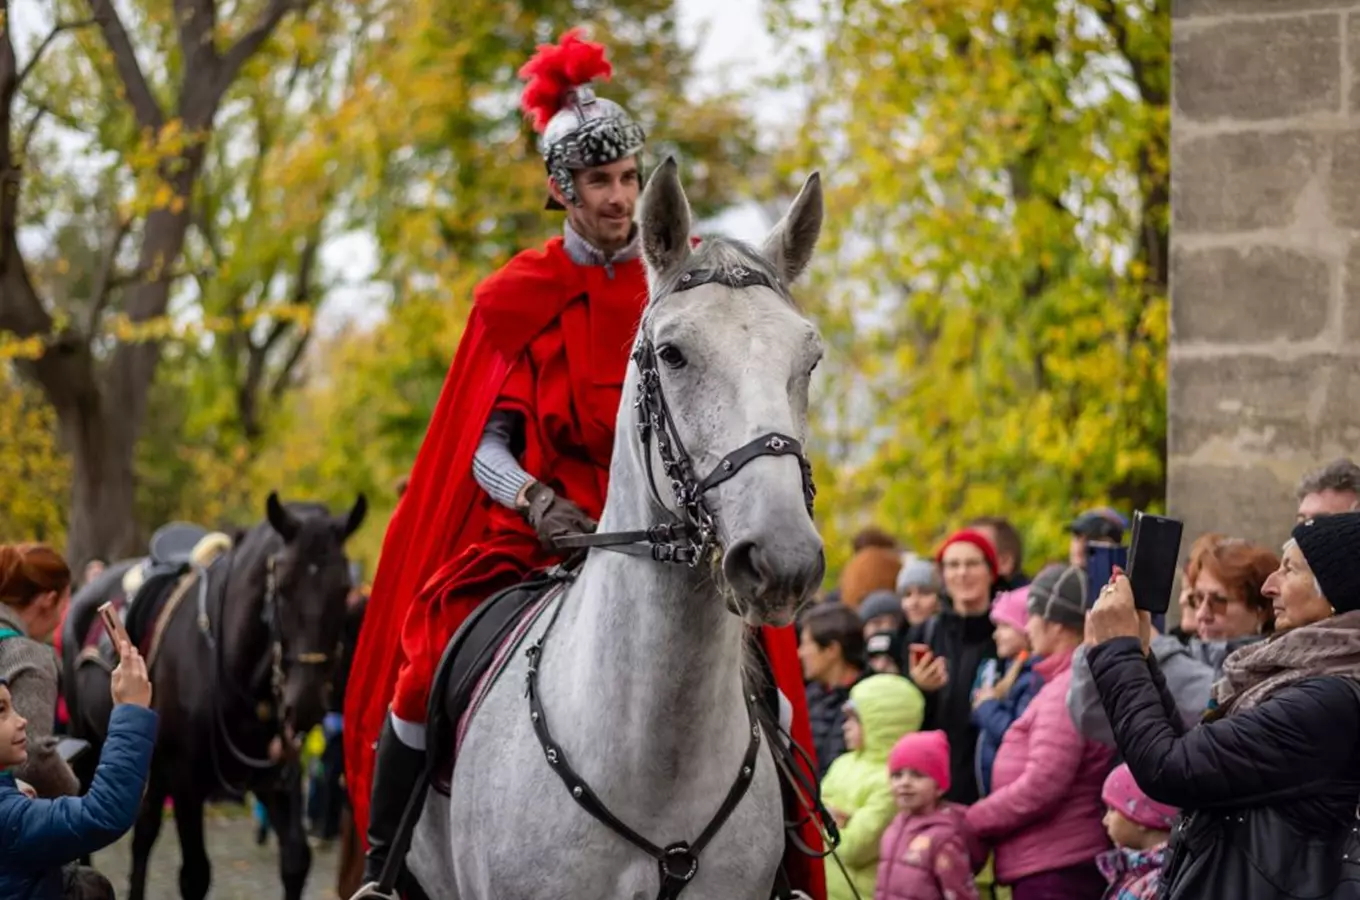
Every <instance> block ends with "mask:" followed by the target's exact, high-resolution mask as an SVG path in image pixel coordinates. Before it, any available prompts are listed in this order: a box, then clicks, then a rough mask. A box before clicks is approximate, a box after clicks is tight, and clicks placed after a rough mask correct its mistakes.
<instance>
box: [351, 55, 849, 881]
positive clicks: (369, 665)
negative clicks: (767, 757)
mask: <svg viewBox="0 0 1360 900" xmlns="http://www.w3.org/2000/svg"><path fill="white" fill-rule="evenodd" d="M611 72H612V69H611V66H610V64H609V62H608V61H607V60H606V59H605V50H604V47H602V46H600V45H598V44H593V43H590V42H587V41H585V40H583V39H582V38H581V37H580V34H579V32H578V31H576V30H573V31H570V32H568V33H567V34H565V35H564V36H563V38H562V41H561V43H560V44H558V45H556V46H542V47H540V48H539V50H538V52H537V54H536V55H535V56H534V58H533V59H532V60H531V61H530V62H529V63H527V64H526V65H525V66H524V67H523V68H522V69H521V70H520V75H521V77H525V78H527V79H528V84H527V86H526V87H525V90H524V93H523V96H522V98H521V105H522V107H523V109H524V110H525V112H526V113H529V114H531V115H532V116H533V117H534V126H535V128H536V130H538V131H539V132H540V134H541V149H542V153H543V157H544V161H545V163H546V167H547V173H548V185H547V186H548V192H549V195H550V197H549V200H548V203H547V208H548V209H563V210H565V211H566V222H565V224H564V226H563V233H562V235H561V236H560V237H555V238H552V239H551V240H549V241H548V242H547V243H546V244H544V245H542V246H541V247H539V248H537V249H534V250H528V251H525V252H522V253H520V254H519V255H517V256H515V257H514V258H513V259H512V260H510V262H508V263H507V264H506V265H505V266H504V267H502V268H501V269H500V270H499V271H497V272H496V273H494V274H493V275H491V276H490V277H488V278H487V279H486V280H484V281H483V282H481V283H480V284H479V285H478V287H477V288H476V290H475V292H474V303H473V309H472V313H471V315H470V316H469V319H468V323H467V328H466V330H465V332H464V334H463V338H462V341H461V343H460V345H459V348H458V352H457V354H456V356H455V358H454V361H453V365H452V367H451V368H450V370H449V374H448V377H447V379H446V380H445V383H444V388H443V391H442V393H441V395H440V398H439V403H438V405H437V406H436V408H435V411H434V415H433V417H432V419H431V422H430V427H429V430H428V432H427V434H426V437H425V441H424V443H423V445H422V447H421V450H420V453H419V455H418V456H417V458H416V462H415V466H414V468H413V469H412V472H411V475H410V481H409V485H408V488H407V491H406V493H405V495H404V496H403V497H402V499H401V501H400V504H399V505H398V507H397V510H396V512H395V514H394V516H393V518H392V522H391V524H390V525H389V527H388V531H387V535H386V538H385V540H384V543H383V550H382V557H381V560H380V564H379V567H378V571H377V575H376V578H375V580H374V583H373V589H372V593H371V596H370V600H369V607H368V613H367V621H366V622H365V625H364V629H363V631H362V632H361V634H360V638H359V646H358V651H357V654H356V657H355V661H354V666H353V674H352V676H351V685H352V686H357V687H358V689H357V690H351V691H349V693H348V699H347V700H346V710H345V719H346V721H347V728H346V729H345V736H346V747H345V758H346V760H347V766H348V784H349V790H350V792H351V795H352V797H353V802H354V810H355V827H356V829H357V830H359V831H360V833H363V830H364V828H365V823H367V839H368V854H367V858H366V863H365V876H364V881H365V883H368V882H372V881H374V880H376V879H377V877H378V874H379V872H380V871H381V869H382V866H383V863H384V862H385V860H386V857H387V853H388V848H389V846H390V844H391V842H392V841H393V839H394V836H395V833H396V830H397V828H398V823H399V820H400V818H401V815H402V811H403V808H404V807H405V805H406V803H407V801H408V799H409V798H410V796H411V795H412V792H413V790H414V789H415V787H416V782H417V779H419V778H421V777H422V773H423V772H424V771H425V739H426V735H425V722H426V717H427V715H426V709H427V704H428V700H429V695H430V691H431V686H432V682H433V679H434V675H435V670H436V668H437V666H438V664H439V660H440V657H441V654H442V653H443V651H444V649H445V646H446V645H447V644H448V642H449V640H450V638H451V637H452V636H453V634H454V633H455V631H456V630H457V629H458V627H459V625H460V624H461V623H462V622H463V621H464V620H465V619H467V617H468V616H469V615H470V614H471V613H472V612H473V611H474V610H475V609H476V608H477V607H478V605H479V604H481V603H482V602H483V601H485V600H486V599H487V598H488V597H490V596H491V595H493V594H495V593H496V592H498V591H500V590H502V589H505V588H508V587H511V586H514V585H516V584H518V583H520V582H521V581H523V580H524V579H525V578H526V576H527V575H529V573H531V572H533V571H535V570H539V569H543V568H547V567H550V566H553V565H555V564H559V563H561V562H562V561H563V558H564V557H563V554H561V553H559V552H557V551H556V550H555V549H554V540H555V539H556V538H559V537H562V536H564V535H568V534H573V533H579V532H584V531H589V530H592V529H593V528H594V525H595V521H596V520H597V519H598V518H599V516H600V513H601V511H602V509H603V507H604V500H605V493H606V489H607V487H608V482H609V466H610V456H611V452H612V449H613V443H614V428H615V420H616V418H617V414H618V406H619V399H620V394H621V390H622V386H623V382H624V376H625V373H626V371H627V366H628V359H629V353H630V351H631V348H632V345H633V341H634V336H635V332H636V328H637V325H638V322H639V320H640V319H641V317H642V312H643V309H644V307H645V305H646V302H647V280H646V274H645V269H644V264H643V262H642V260H641V259H640V253H639V237H638V229H637V226H636V225H635V224H634V222H633V211H634V205H635V203H636V202H637V200H638V196H639V191H640V188H641V181H642V176H641V172H640V169H639V161H638V155H639V153H640V152H641V151H642V149H643V142H644V135H643V131H642V128H641V127H640V126H639V125H637V124H636V123H635V122H634V121H633V120H632V118H631V117H630V116H629V114H628V113H627V112H626V111H625V110H624V109H623V108H622V107H621V106H619V105H618V104H617V103H614V102H612V101H610V100H607V99H604V98H601V97H597V96H596V95H595V93H594V92H593V90H592V89H591V86H590V83H591V82H592V81H593V80H595V79H597V78H604V79H607V78H608V77H609V75H610V74H611ZM760 639H761V640H760V642H761V644H762V645H763V649H764V651H765V656H766V658H767V659H768V660H769V663H770V669H771V674H772V675H773V679H774V682H775V684H776V685H777V687H778V688H779V692H780V694H782V700H781V705H782V706H784V707H785V708H784V711H783V715H782V716H780V718H781V719H782V720H783V723H784V725H785V726H786V727H787V728H788V730H789V732H790V734H791V735H792V737H793V739H794V740H795V741H796V742H797V743H798V744H799V745H801V746H803V747H810V746H811V744H810V733H809V726H808V718H807V708H806V700H805V695H804V690H803V683H802V676H801V670H800V668H799V664H798V660H797V650H796V640H795V638H794V635H793V629H792V628H782V629H764V630H763V633H762V634H760ZM389 700H390V711H389V708H388V707H389ZM790 709H791V711H792V712H791V713H790ZM375 741H376V771H375V766H374V756H375V753H374V743H375ZM370 773H372V774H371V775H370ZM370 801H371V805H370ZM803 839H804V841H806V842H808V843H810V844H811V845H812V846H813V847H814V848H815V847H817V846H819V844H818V842H817V838H816V834H815V830H813V829H812V828H805V829H804V831H803ZM785 871H786V872H787V874H788V876H789V880H790V882H791V883H792V886H793V887H794V888H798V889H801V890H804V891H807V892H808V893H809V894H811V895H812V896H821V895H822V893H823V886H822V868H821V864H820V861H819V860H816V859H812V858H810V857H807V856H803V855H801V854H790V858H789V859H788V860H787V861H786V869H785Z"/></svg>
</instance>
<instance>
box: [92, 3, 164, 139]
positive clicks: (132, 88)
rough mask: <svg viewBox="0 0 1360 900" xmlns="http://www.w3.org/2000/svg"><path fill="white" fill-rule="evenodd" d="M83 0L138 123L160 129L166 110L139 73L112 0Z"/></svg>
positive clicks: (140, 72)
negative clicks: (101, 36) (111, 54)
mask: <svg viewBox="0 0 1360 900" xmlns="http://www.w3.org/2000/svg"><path fill="white" fill-rule="evenodd" d="M86 2H87V3H89V5H90V12H92V13H93V14H94V21H95V23H96V24H98V25H99V30H100V31H101V32H103V34H104V43H106V44H108V46H109V50H110V52H112V53H113V63H114V66H115V67H116V68H117V70H118V77H119V78H121V79H122V81H123V89H124V90H125V91H126V92H127V96H128V101H129V102H130V103H131V104H132V111H133V113H135V114H136V116H137V124H139V125H141V126H142V127H143V128H151V129H154V130H156V131H159V130H160V129H161V127H162V126H163V125H164V124H165V113H164V112H163V111H162V110H161V106H160V104H159V103H158V102H156V97H155V95H154V94H152V93H151V88H150V86H149V85H148V84H147V82H146V76H145V75H143V74H142V67H141V65H140V64H139V63H138V62H137V53H136V50H134V49H133V46H132V40H131V39H130V38H129V37H128V33H127V29H126V28H124V27H123V21H122V20H121V19H119V18H118V11H117V10H116V9H114V8H113V0H86Z"/></svg>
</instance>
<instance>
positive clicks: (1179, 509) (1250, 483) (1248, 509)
mask: <svg viewBox="0 0 1360 900" xmlns="http://www.w3.org/2000/svg"><path fill="white" fill-rule="evenodd" d="M1166 493H1167V510H1168V512H1169V514H1170V515H1172V516H1174V517H1176V518H1178V519H1181V520H1183V521H1184V522H1185V534H1184V538H1183V540H1182V543H1181V556H1182V558H1184V557H1185V554H1186V553H1187V552H1188V551H1189V549H1190V544H1191V542H1193V541H1194V540H1195V538H1197V537H1199V536H1200V535H1201V534H1204V533H1205V532H1209V531H1217V532H1220V533H1223V534H1228V535H1231V536H1232V537H1241V538H1246V539H1248V540H1251V541H1256V542H1258V543H1262V544H1265V545H1266V546H1267V547H1270V548H1272V549H1273V550H1275V551H1276V552H1277V553H1278V552H1279V551H1278V548H1279V547H1280V545H1281V544H1283V543H1284V542H1285V541H1286V540H1288V538H1289V532H1290V530H1291V529H1293V527H1294V514H1295V512H1296V511H1297V510H1298V501H1297V500H1296V499H1295V498H1294V484H1293V483H1292V482H1290V481H1287V480H1285V479H1283V478H1281V477H1280V476H1279V475H1277V474H1276V473H1275V472H1274V471H1272V469H1270V468H1267V467H1266V466H1264V465H1226V464H1224V465H1215V464H1212V463H1189V462H1183V461H1179V460H1174V459H1173V460H1172V461H1171V465H1170V472H1169V475H1168V478H1167V491H1166Z"/></svg>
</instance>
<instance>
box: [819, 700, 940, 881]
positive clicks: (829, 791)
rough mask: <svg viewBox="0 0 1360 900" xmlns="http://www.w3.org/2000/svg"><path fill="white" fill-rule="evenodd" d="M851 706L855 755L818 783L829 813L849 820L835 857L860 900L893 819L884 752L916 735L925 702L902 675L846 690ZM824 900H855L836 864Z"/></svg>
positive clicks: (831, 868) (828, 875) (839, 760)
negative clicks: (856, 731)
mask: <svg viewBox="0 0 1360 900" xmlns="http://www.w3.org/2000/svg"><path fill="white" fill-rule="evenodd" d="M850 702H851V703H852V704H854V709H855V715H856V716H857V717H858V718H859V722H860V727H861V730H862V731H863V735H864V739H863V744H862V746H861V747H860V749H858V750H851V751H848V752H846V753H844V754H842V755H841V756H839V757H838V758H837V759H836V761H835V762H833V763H832V764H831V768H830V769H828V770H827V773H826V777H825V778H823V779H822V802H823V803H824V804H825V805H826V807H827V809H830V810H833V811H834V812H836V813H841V814H844V815H847V816H849V817H850V818H849V821H847V822H846V823H845V825H844V826H843V827H842V828H841V843H840V847H839V848H837V850H836V855H837V856H839V857H840V861H841V863H842V864H844V866H845V868H846V871H847V872H848V873H849V874H850V878H851V880H853V881H854V883H855V889H856V890H858V891H859V896H860V897H861V898H863V900H870V898H872V897H873V896H874V881H875V877H876V876H877V874H878V843H879V840H880V839H881V838H882V837H883V832H885V831H887V830H888V825H889V824H890V823H891V822H892V820H893V817H894V816H896V815H897V805H896V803H895V802H894V801H893V796H892V787H891V786H890V785H889V783H888V753H889V752H890V751H891V750H892V748H893V745H894V744H896V743H897V741H898V740H899V739H900V738H901V737H902V736H903V735H905V734H910V733H911V732H913V731H918V730H920V728H921V721H922V719H924V718H925V712H926V701H925V697H923V696H922V695H921V692H920V691H919V690H918V689H917V687H916V685H914V684H912V683H911V682H910V681H908V680H907V679H905V678H903V677H902V676H901V675H874V676H871V677H869V678H866V679H864V680H863V681H861V682H860V683H859V684H857V685H855V686H854V687H853V688H851V689H850ZM826 893H827V898H828V900H854V897H855V893H854V891H852V890H851V889H850V884H849V883H848V882H847V881H846V880H845V876H844V875H842V874H841V868H840V866H838V865H836V861H835V860H834V859H831V858H828V859H827V861H826Z"/></svg>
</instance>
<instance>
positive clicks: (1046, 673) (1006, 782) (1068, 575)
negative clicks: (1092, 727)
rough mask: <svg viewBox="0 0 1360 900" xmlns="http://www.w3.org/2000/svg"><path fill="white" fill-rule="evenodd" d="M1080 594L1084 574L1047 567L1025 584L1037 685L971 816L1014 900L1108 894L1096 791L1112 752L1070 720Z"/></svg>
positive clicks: (1087, 898) (1072, 899)
mask: <svg viewBox="0 0 1360 900" xmlns="http://www.w3.org/2000/svg"><path fill="white" fill-rule="evenodd" d="M1085 595H1086V575H1085V573H1084V572H1083V571H1082V570H1080V569H1076V568H1071V567H1063V566H1052V567H1050V568H1048V569H1045V570H1044V571H1043V572H1040V573H1039V576H1038V577H1037V578H1035V579H1034V583H1033V584H1031V585H1030V589H1029V608H1028V611H1029V622H1028V624H1027V631H1028V632H1029V638H1030V643H1031V646H1032V647H1033V648H1034V652H1035V653H1036V654H1038V655H1039V656H1041V657H1042V659H1041V661H1039V662H1037V663H1035V666H1034V671H1035V672H1036V673H1037V674H1038V675H1039V676H1040V677H1041V678H1042V679H1043V687H1042V688H1041V689H1040V690H1039V693H1038V694H1037V695H1036V696H1035V697H1034V700H1033V701H1032V702H1031V703H1030V705H1029V708H1028V709H1026V710H1025V712H1024V715H1022V716H1021V717H1020V718H1019V719H1017V720H1016V721H1015V724H1014V725H1012V726H1011V727H1010V730H1009V731H1007V732H1006V736H1005V737H1004V738H1003V739H1002V741H1001V748H1000V749H999V750H998V751H997V754H996V762H995V763H994V765H993V767H992V793H991V794H990V795H988V796H987V797H986V798H984V799H982V800H979V801H978V802H977V803H975V804H974V805H973V806H972V807H970V808H969V810H968V825H969V827H970V828H971V829H972V830H973V832H974V833H975V834H976V835H977V836H978V837H979V838H981V839H982V840H984V841H987V842H990V843H992V844H994V845H995V847H996V877H997V881H999V882H1001V883H1002V884H1009V885H1011V888H1012V896H1013V898H1014V900H1099V898H1100V896H1101V894H1102V893H1104V890H1105V879H1104V877H1103V876H1102V875H1101V874H1100V870H1099V869H1098V868H1097V867H1096V862H1095V860H1096V857H1097V856H1099V855H1100V854H1101V853H1103V852H1105V851H1106V850H1108V849H1109V847H1110V842H1109V840H1108V839H1107V837H1106V834H1105V829H1104V826H1102V825H1101V817H1102V815H1103V814H1104V807H1103V805H1102V803H1101V799H1100V790H1101V786H1102V785H1103V784H1104V782H1105V776H1106V774H1108V773H1109V771H1110V768H1111V763H1112V757H1113V750H1111V749H1110V748H1109V747H1106V746H1104V745H1103V744H1098V743H1096V742H1095V741H1088V740H1086V739H1084V738H1083V737H1082V736H1081V735H1079V734H1078V733H1077V730H1076V728H1075V727H1073V725H1072V718H1071V716H1069V715H1068V713H1067V686H1068V683H1069V682H1070V681H1071V680H1072V652H1073V651H1074V650H1076V648H1077V647H1078V646H1079V645H1080V644H1081V642H1082V635H1083V629H1084V627H1085V619H1086V615H1085V603H1084V600H1085Z"/></svg>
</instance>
